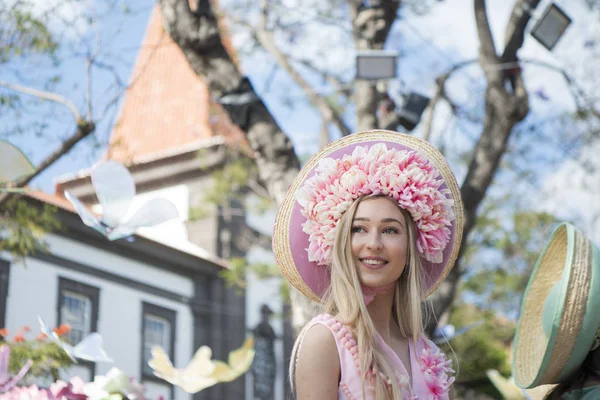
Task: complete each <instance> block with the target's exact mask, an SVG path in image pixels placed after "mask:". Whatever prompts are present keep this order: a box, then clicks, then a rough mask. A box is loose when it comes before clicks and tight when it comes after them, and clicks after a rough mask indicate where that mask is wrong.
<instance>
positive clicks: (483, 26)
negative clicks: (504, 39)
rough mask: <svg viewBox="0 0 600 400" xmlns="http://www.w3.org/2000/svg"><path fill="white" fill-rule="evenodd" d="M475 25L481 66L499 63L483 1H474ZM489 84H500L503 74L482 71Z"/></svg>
mask: <svg viewBox="0 0 600 400" xmlns="http://www.w3.org/2000/svg"><path fill="white" fill-rule="evenodd" d="M474 6H475V24H476V25H477V36H478V37H479V58H480V59H481V64H482V65H486V64H489V65H492V64H498V63H500V59H499V58H498V55H497V54H496V46H495V45H494V38H493V37H492V31H491V29H490V22H489V21H488V17H487V12H486V7H485V0H475V1H474ZM484 72H485V74H486V77H487V79H488V81H489V82H500V81H501V80H502V76H503V74H501V73H499V72H498V71H493V70H484Z"/></svg>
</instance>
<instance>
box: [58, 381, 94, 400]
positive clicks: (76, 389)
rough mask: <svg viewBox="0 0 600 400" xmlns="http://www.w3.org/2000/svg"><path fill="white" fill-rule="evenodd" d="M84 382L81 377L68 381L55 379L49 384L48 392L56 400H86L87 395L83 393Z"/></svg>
mask: <svg viewBox="0 0 600 400" xmlns="http://www.w3.org/2000/svg"><path fill="white" fill-rule="evenodd" d="M83 385H84V382H83V380H82V379H81V378H79V377H75V378H73V379H71V381H70V382H68V383H67V382H64V381H56V382H54V383H52V384H51V385H50V392H51V393H52V395H53V396H54V397H56V399H58V400H86V399H87V396H86V395H85V394H84V393H83Z"/></svg>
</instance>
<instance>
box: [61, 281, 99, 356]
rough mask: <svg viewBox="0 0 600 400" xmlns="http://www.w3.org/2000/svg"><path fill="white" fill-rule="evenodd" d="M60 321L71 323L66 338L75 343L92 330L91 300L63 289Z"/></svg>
mask: <svg viewBox="0 0 600 400" xmlns="http://www.w3.org/2000/svg"><path fill="white" fill-rule="evenodd" d="M60 312H61V323H66V324H69V325H71V331H70V332H69V333H68V335H67V337H66V339H67V341H68V342H69V343H72V344H77V343H79V342H81V341H82V340H83V338H84V337H86V336H87V335H89V334H90V333H91V332H92V300H91V299H90V298H89V297H87V296H83V295H81V294H79V293H76V292H71V291H69V290H65V291H64V292H63V301H62V306H61V310H60Z"/></svg>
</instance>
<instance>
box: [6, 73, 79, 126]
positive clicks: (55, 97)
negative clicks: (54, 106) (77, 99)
mask: <svg viewBox="0 0 600 400" xmlns="http://www.w3.org/2000/svg"><path fill="white" fill-rule="evenodd" d="M0 86H3V87H5V88H7V89H10V90H13V91H15V92H20V93H24V94H28V95H30V96H34V97H37V98H40V99H44V100H50V101H54V102H56V103H60V104H63V105H65V106H67V108H68V109H69V110H70V111H71V113H72V114H73V118H75V122H76V123H78V124H79V123H82V122H83V118H82V117H81V114H79V110H78V109H77V107H76V106H75V104H73V103H71V102H70V101H69V100H68V99H67V98H65V97H63V96H61V95H59V94H56V93H52V92H45V91H43V90H37V89H33V88H30V87H26V86H21V85H18V84H16V83H10V82H6V81H0Z"/></svg>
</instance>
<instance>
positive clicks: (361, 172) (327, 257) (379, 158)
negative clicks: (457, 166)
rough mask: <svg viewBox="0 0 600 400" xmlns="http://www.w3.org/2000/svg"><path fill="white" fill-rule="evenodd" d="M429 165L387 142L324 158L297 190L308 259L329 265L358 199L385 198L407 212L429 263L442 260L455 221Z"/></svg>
mask: <svg viewBox="0 0 600 400" xmlns="http://www.w3.org/2000/svg"><path fill="white" fill-rule="evenodd" d="M442 185H443V179H442V178H441V177H440V174H439V173H438V171H437V170H436V169H435V168H434V167H433V165H432V164H431V163H430V162H429V161H428V160H427V159H426V158H425V157H423V156H421V155H420V154H419V153H418V152H416V151H408V150H397V149H393V148H392V149H388V148H387V146H386V145H385V143H377V144H375V145H373V146H371V147H370V148H368V147H366V146H357V147H356V148H355V149H354V151H353V152H352V154H346V155H344V156H343V157H342V158H341V159H333V158H324V159H322V160H321V161H320V162H319V164H318V165H317V167H316V168H315V174H314V175H313V176H312V177H311V178H309V179H307V180H306V182H304V184H303V186H302V187H301V188H300V189H299V190H298V194H297V201H298V203H299V204H300V206H301V207H302V210H301V213H302V216H304V217H305V218H306V222H304V223H303V224H302V230H303V231H304V233H306V234H307V235H308V236H309V245H308V249H307V251H308V259H309V261H314V262H316V263H317V264H319V265H329V264H330V263H331V251H332V247H333V241H334V238H335V229H336V227H337V224H338V222H339V220H340V218H341V216H342V215H343V214H344V213H345V212H346V210H348V208H349V207H350V205H351V204H352V203H353V202H354V201H355V200H356V199H358V198H359V197H361V196H365V195H371V194H374V195H379V194H381V195H384V196H388V197H391V198H392V199H394V200H395V201H397V202H398V205H399V206H400V207H401V208H403V209H405V210H407V211H408V212H409V213H410V215H411V217H412V219H413V221H414V222H415V226H416V228H417V249H418V250H419V253H420V255H421V257H423V258H424V259H425V260H427V261H430V262H433V263H441V262H442V261H443V251H444V249H445V248H446V246H447V245H448V242H449V241H450V226H451V223H452V221H454V218H455V214H454V210H453V205H454V202H453V200H452V199H451V198H450V191H449V190H448V189H441V186H442Z"/></svg>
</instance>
